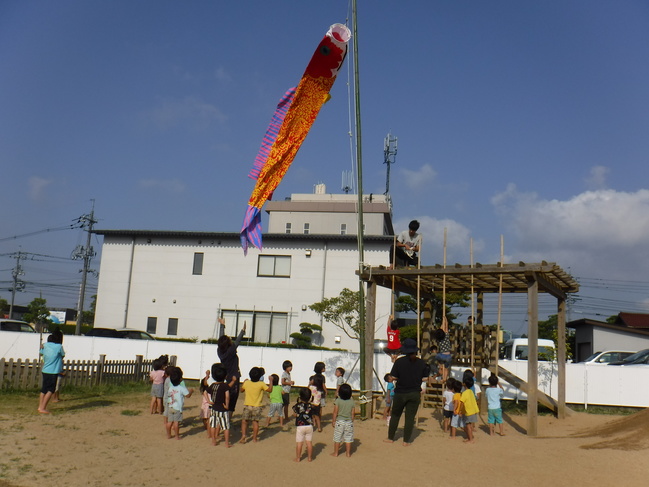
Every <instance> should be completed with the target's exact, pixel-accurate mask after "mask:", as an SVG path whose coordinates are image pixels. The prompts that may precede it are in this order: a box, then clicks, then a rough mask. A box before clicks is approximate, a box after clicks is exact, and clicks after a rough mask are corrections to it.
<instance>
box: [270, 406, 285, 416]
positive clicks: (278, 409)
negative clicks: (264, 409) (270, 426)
mask: <svg viewBox="0 0 649 487" xmlns="http://www.w3.org/2000/svg"><path fill="white" fill-rule="evenodd" d="M276 414H277V415H278V416H279V417H280V418H283V417H284V403H282V402H271V403H270V409H269V410H268V417H269V418H272V417H273V416H275V415H276Z"/></svg>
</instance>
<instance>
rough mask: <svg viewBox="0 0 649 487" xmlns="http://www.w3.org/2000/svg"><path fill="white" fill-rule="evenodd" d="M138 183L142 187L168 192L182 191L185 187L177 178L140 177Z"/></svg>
mask: <svg viewBox="0 0 649 487" xmlns="http://www.w3.org/2000/svg"><path fill="white" fill-rule="evenodd" d="M139 185H140V187H141V188H143V189H158V190H162V191H166V192H169V193H182V192H184V191H185V189H186V187H187V186H186V185H185V183H184V182H182V181H180V180H179V179H141V180H140V181H139Z"/></svg>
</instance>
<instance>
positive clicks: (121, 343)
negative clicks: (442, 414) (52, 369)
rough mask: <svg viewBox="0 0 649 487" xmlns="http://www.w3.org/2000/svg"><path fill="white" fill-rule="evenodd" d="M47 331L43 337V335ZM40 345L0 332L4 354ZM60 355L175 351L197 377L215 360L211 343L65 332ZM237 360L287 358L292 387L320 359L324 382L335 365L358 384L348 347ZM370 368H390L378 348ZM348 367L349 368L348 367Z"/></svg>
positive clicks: (248, 363)
mask: <svg viewBox="0 0 649 487" xmlns="http://www.w3.org/2000/svg"><path fill="white" fill-rule="evenodd" d="M46 339H47V336H46V335H44V336H43V340H46ZM39 348H40V341H39V334H37V333H19V332H8V331H7V332H4V331H3V332H0V353H1V354H2V355H0V356H2V357H4V358H6V359H10V358H13V359H23V360H24V359H30V360H33V359H36V358H38V351H39ZM63 349H64V350H65V360H90V361H94V360H99V356H100V355H102V354H104V355H106V360H134V359H135V356H136V355H143V356H144V359H145V360H152V359H154V358H157V357H159V356H160V355H163V354H167V355H169V356H171V355H176V356H177V357H178V360H177V365H178V366H179V367H180V368H181V369H183V373H184V376H185V377H186V378H189V379H198V378H200V377H203V376H204V375H205V371H206V370H209V369H210V367H211V366H212V364H213V363H215V362H218V361H219V360H218V356H217V353H216V345H207V344H200V343H183V342H167V341H150V340H127V339H122V338H98V337H85V336H69V335H66V336H65V338H64V341H63ZM238 355H239V364H240V369H241V373H242V377H243V378H244V379H245V378H247V377H248V371H249V370H250V369H251V368H252V367H259V366H261V367H264V368H265V369H266V376H268V375H270V374H277V375H280V376H281V374H282V363H283V362H284V361H285V360H290V361H291V362H292V363H293V372H292V374H291V377H292V379H293V380H294V381H295V384H296V386H306V385H308V381H309V377H310V376H312V375H313V366H314V365H315V363H316V362H324V363H325V364H326V366H327V368H326V372H325V377H326V378H327V384H328V385H329V386H331V385H333V384H335V383H336V381H335V377H334V371H335V369H336V367H343V368H344V369H345V370H346V374H345V377H346V378H347V379H348V382H349V383H350V384H351V386H352V388H353V389H356V390H357V389H359V387H360V369H359V367H360V366H359V364H358V363H356V360H357V358H358V354H356V353H348V352H332V351H320V350H298V349H285V348H271V347H267V348H266V347H246V346H240V347H239V349H238ZM374 368H375V370H376V372H377V374H378V376H379V377H380V378H381V380H383V376H384V375H385V374H386V373H387V372H389V371H390V369H391V368H392V362H391V361H390V358H389V357H388V356H387V355H386V354H384V353H376V354H374ZM352 369H353V370H352ZM373 387H374V389H375V390H381V384H379V382H378V381H377V380H376V378H375V379H374V384H373Z"/></svg>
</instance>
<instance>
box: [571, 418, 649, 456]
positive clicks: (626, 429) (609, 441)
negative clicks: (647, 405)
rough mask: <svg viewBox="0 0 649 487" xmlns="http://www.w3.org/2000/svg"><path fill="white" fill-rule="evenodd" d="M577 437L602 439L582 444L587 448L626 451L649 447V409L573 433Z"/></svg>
mask: <svg viewBox="0 0 649 487" xmlns="http://www.w3.org/2000/svg"><path fill="white" fill-rule="evenodd" d="M573 436H574V437H576V438H597V439H600V441H596V442H595V443H590V444H587V445H582V446H581V448H583V449H586V450H592V449H607V448H608V449H613V450H624V451H637V450H646V449H648V448H649V409H645V410H643V411H640V412H637V413H635V414H632V415H630V416H625V417H623V418H618V419H615V420H612V421H609V422H607V423H605V424H603V425H601V426H597V427H595V428H592V429H588V430H586V431H582V432H580V433H576V434H574V435H573Z"/></svg>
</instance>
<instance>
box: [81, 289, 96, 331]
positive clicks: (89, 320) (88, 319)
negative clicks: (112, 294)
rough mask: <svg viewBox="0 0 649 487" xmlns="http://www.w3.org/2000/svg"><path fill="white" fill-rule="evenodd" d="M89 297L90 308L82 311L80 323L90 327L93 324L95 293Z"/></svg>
mask: <svg viewBox="0 0 649 487" xmlns="http://www.w3.org/2000/svg"><path fill="white" fill-rule="evenodd" d="M91 299H92V301H90V309H89V310H87V311H84V312H83V315H81V324H82V325H88V326H91V327H92V326H94V324H95V308H96V307H97V295H96V294H93V295H92V298H91Z"/></svg>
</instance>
